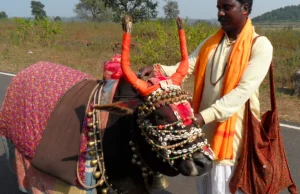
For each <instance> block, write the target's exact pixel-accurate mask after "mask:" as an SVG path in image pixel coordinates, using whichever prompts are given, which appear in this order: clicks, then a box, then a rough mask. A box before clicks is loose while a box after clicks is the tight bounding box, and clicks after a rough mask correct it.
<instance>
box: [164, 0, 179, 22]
mask: <svg viewBox="0 0 300 194" xmlns="http://www.w3.org/2000/svg"><path fill="white" fill-rule="evenodd" d="M165 2H166V5H165V6H164V7H163V9H164V13H165V16H166V19H175V18H176V17H177V16H178V15H179V13H180V12H179V9H178V2H177V1H172V0H165Z"/></svg>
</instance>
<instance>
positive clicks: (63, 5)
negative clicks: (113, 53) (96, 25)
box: [0, 0, 300, 19]
mask: <svg viewBox="0 0 300 194" xmlns="http://www.w3.org/2000/svg"><path fill="white" fill-rule="evenodd" d="M40 1H41V2H42V4H44V5H45V7H44V10H45V11H46V13H47V15H48V16H60V17H71V16H75V15H76V14H75V13H74V11H73V10H74V7H75V4H77V3H78V2H79V0H40ZM30 2H31V0H0V12H1V11H5V12H6V14H7V15H8V17H31V8H30ZM157 2H158V4H159V9H158V10H159V17H163V16H164V13H163V9H162V8H163V6H164V5H165V2H164V0H157ZM177 2H178V5H179V11H180V17H182V18H186V17H188V18H190V19H212V18H216V15H217V8H216V3H217V0H177ZM253 2H254V3H253V8H252V10H253V11H252V14H251V15H250V17H251V18H253V17H255V16H259V15H261V14H263V13H265V12H268V11H272V10H274V9H278V8H280V7H285V6H288V5H299V4H300V0H253Z"/></svg>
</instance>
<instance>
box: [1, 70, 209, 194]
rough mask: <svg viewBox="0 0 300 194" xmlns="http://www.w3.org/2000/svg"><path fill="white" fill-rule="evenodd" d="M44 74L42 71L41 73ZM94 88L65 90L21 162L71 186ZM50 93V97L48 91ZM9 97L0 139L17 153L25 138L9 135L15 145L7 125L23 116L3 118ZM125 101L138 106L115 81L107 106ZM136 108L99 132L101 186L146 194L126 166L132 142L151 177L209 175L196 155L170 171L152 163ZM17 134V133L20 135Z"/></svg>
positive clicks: (86, 84) (83, 84) (137, 173)
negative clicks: (104, 181) (102, 170)
mask: <svg viewBox="0 0 300 194" xmlns="http://www.w3.org/2000/svg"><path fill="white" fill-rule="evenodd" d="M29 69H30V67H29ZM44 70H45V69H43V71H44ZM37 72H38V73H39V75H40V76H44V77H39V78H38V79H39V80H43V79H45V80H47V78H46V77H47V76H48V74H47V72H43V73H42V72H41V71H40V72H39V71H37ZM24 73H25V74H26V71H25V72H22V74H23V76H24ZM17 76H19V75H17ZM17 76H16V77H17ZM28 76H29V77H30V76H36V75H28ZM16 77H15V78H14V79H15V80H16V79H17V78H16ZM64 78H66V76H63V73H62V75H61V79H64ZM36 80H37V78H36V79H31V80H28V79H27V80H23V81H24V82H25V81H26V82H35V81H36ZM48 81H49V80H48ZM61 81H62V80H61ZM56 82H57V80H56ZM99 82H101V81H97V80H93V79H83V80H81V81H80V82H77V83H76V84H74V86H72V87H70V89H68V90H67V91H66V92H65V93H64V94H63V95H62V96H61V98H59V100H58V101H57V102H56V103H55V108H54V109H53V110H52V111H51V115H50V117H49V119H48V120H47V124H46V127H45V129H41V130H43V132H42V138H41V139H40V140H36V141H38V143H37V147H36V150H35V152H34V155H32V156H29V155H26V154H24V155H25V157H27V158H28V159H30V161H31V163H32V165H33V166H34V167H36V168H37V169H39V170H41V171H42V172H45V173H47V174H49V175H51V176H54V177H56V178H59V179H61V180H63V181H65V182H67V183H69V184H71V185H75V184H76V181H75V180H76V177H77V164H78V158H79V150H80V144H81V142H80V139H81V138H80V136H81V133H82V126H83V125H84V118H85V116H86V106H87V104H88V101H89V97H90V94H91V93H92V90H93V88H94V87H95V86H96V85H97V84H98V83H99ZM18 84H20V83H17V82H14V81H12V83H11V85H10V86H9V88H15V87H20V86H18ZM47 84H50V85H51V82H49V83H48V82H47V81H46V82H45V85H41V86H40V87H42V88H43V87H47ZM27 85H30V83H27ZM23 89H24V90H26V91H25V92H24V91H23V93H22V92H21V94H23V95H30V91H28V90H30V88H23ZM44 89H45V88H44ZM46 89H47V88H46ZM52 92H56V91H55V90H53V91H52ZM13 94H14V93H9V92H8V93H7V94H6V99H5V101H4V103H3V110H2V112H1V115H0V135H1V134H2V135H3V134H4V136H6V137H7V138H8V139H11V140H12V141H13V143H15V145H16V149H19V147H18V146H17V145H18V142H17V141H22V140H23V139H24V140H26V138H25V136H26V134H25V133H19V134H18V135H16V134H15V135H14V137H17V138H18V140H16V139H15V138H14V137H13V135H11V134H12V133H16V131H15V132H14V131H13V130H12V128H10V127H9V125H10V124H11V123H12V122H13V123H19V122H22V121H20V120H18V119H19V118H24V117H26V116H24V117H15V118H13V119H12V118H7V115H5V114H6V113H8V112H7V110H10V109H9V108H7V107H10V106H12V104H11V103H12V102H10V101H9V99H14V98H13V97H12V96H10V95H13ZM18 98H19V99H20V101H19V102H14V104H17V105H18V106H23V105H24V104H25V103H24V102H22V100H21V99H22V98H24V96H22V95H20V94H19V96H18ZM128 99H129V100H135V101H136V106H137V105H139V104H141V103H142V102H143V100H142V98H141V97H140V96H139V95H138V93H137V92H136V90H135V89H133V88H132V86H131V85H130V84H128V83H127V82H126V81H125V80H124V79H121V80H120V81H119V84H118V86H117V89H116V92H115V97H114V99H113V101H114V102H118V101H123V100H124V101H126V100H128ZM33 103H34V102H33ZM44 103H45V104H47V98H46V97H45V98H44ZM136 106H135V107H132V108H133V110H134V111H133V113H132V114H123V115H116V114H113V113H111V114H109V119H108V123H107V128H106V129H105V135H104V137H103V139H102V146H103V148H101V149H102V151H103V153H104V164H105V169H106V176H107V177H108V179H107V180H108V181H109V184H111V185H112V188H113V189H114V190H117V191H118V192H119V193H130V194H134V193H147V192H148V191H147V185H146V184H145V181H144V177H143V171H142V169H141V168H140V167H139V165H136V164H133V163H132V159H133V154H132V147H131V146H129V142H130V141H132V140H134V141H135V142H136V143H137V145H138V147H139V154H140V157H141V158H142V159H143V161H144V162H145V163H146V164H147V166H148V167H149V168H150V169H151V170H152V171H153V172H159V173H162V174H165V175H168V176H176V175H178V174H179V173H182V174H185V175H202V174H205V173H206V172H207V171H209V170H210V169H211V167H212V162H211V159H210V158H209V157H208V156H206V155H205V154H203V153H201V152H198V153H193V160H194V161H192V160H187V161H184V162H175V165H174V166H170V165H169V164H168V162H163V161H162V159H161V158H159V157H157V153H156V152H154V151H152V150H151V146H150V145H149V144H148V143H147V142H146V141H145V138H144V137H143V136H142V135H141V131H140V128H139V127H138V125H137V123H136V120H137V112H136V108H137V107H136ZM112 112H114V111H112ZM165 112H167V113H168V114H169V113H170V112H172V111H171V110H168V109H166V110H165ZM19 114H25V112H20V113H19ZM44 116H45V115H43V114H40V113H37V114H36V115H35V116H34V119H35V120H39V119H42V118H43V117H44ZM7 119H8V120H9V121H8V120H7ZM175 119H176V118H175ZM8 129H10V130H11V131H9V130H8ZM18 130H19V131H22V130H23V129H18ZM14 141H16V142H14ZM32 141H35V140H32ZM197 141H198V142H203V141H204V140H203V139H202V138H199V139H198V140H197ZM28 145H30V144H28ZM20 150H22V148H20ZM181 160H182V159H181ZM194 163H195V164H196V165H197V171H198V174H192V173H191V172H190V171H194V168H195V164H194ZM149 179H151V176H149V177H148V180H149ZM148 189H149V188H148Z"/></svg>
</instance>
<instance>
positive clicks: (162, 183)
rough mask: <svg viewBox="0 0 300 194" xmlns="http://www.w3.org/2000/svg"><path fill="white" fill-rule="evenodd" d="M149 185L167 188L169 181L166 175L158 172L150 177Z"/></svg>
mask: <svg viewBox="0 0 300 194" xmlns="http://www.w3.org/2000/svg"><path fill="white" fill-rule="evenodd" d="M148 185H149V188H152V189H157V190H161V189H165V188H167V187H168V185H169V183H168V181H167V179H166V177H165V176H164V175H162V174H160V173H158V172H156V173H154V174H153V176H152V177H148Z"/></svg>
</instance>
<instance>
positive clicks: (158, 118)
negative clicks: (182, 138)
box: [154, 114, 165, 124]
mask: <svg viewBox="0 0 300 194" xmlns="http://www.w3.org/2000/svg"><path fill="white" fill-rule="evenodd" d="M164 121H165V119H164V117H163V116H161V115H159V114H155V115H154V122H155V123H156V124H164Z"/></svg>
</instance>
